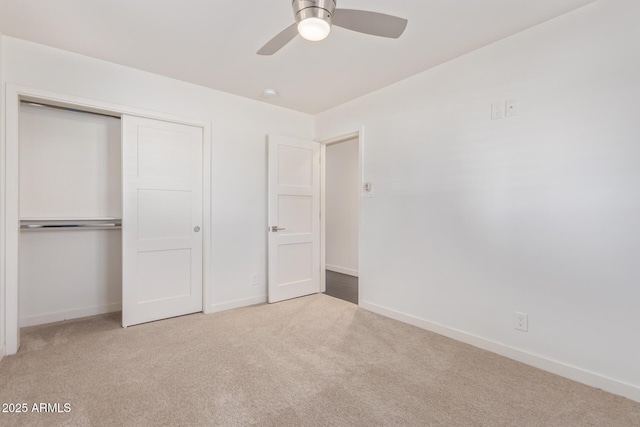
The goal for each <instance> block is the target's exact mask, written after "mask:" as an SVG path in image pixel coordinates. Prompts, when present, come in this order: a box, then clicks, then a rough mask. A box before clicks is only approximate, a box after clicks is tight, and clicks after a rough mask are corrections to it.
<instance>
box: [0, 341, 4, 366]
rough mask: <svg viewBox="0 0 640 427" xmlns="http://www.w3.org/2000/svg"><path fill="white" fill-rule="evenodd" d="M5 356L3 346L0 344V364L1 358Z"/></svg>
mask: <svg viewBox="0 0 640 427" xmlns="http://www.w3.org/2000/svg"><path fill="white" fill-rule="evenodd" d="M4 356H5V352H4V344H0V362H2V358H3V357H4Z"/></svg>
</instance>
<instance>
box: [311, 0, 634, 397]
mask: <svg viewBox="0 0 640 427" xmlns="http://www.w3.org/2000/svg"><path fill="white" fill-rule="evenodd" d="M638 22H640V2H638V1H636V0H604V1H600V2H596V3H594V4H592V5H589V6H586V7H584V8H582V9H579V10H577V11H574V12H572V13H569V14H567V15H564V16H561V17H559V18H557V19H555V20H553V21H550V22H548V23H545V24H542V25H539V26H537V27H534V28H532V29H530V30H527V31H525V32H523V33H520V34H518V35H515V36H513V37H510V38H508V39H505V40H503V41H500V42H497V43H495V44H492V45H490V46H487V47H485V48H482V49H480V50H477V51H475V52H472V53H470V54H468V55H465V56H463V57H460V58H458V59H456V60H453V61H451V62H448V63H446V64H443V65H441V66H439V67H436V68H434V69H431V70H429V71H426V72H423V73H421V74H419V75H416V76H414V77H412V78H409V79H407V80H405V81H402V82H399V83H397V84H395V85H393V86H390V87H387V88H385V89H382V90H379V91H377V92H374V93H372V94H369V95H367V96H364V97H362V98H360V99H357V100H354V101H352V102H349V103H347V104H344V105H342V106H339V107H337V108H334V109H332V110H329V111H327V112H325V113H322V114H320V115H319V116H318V117H317V121H316V137H317V139H320V140H322V139H328V138H331V137H334V136H337V135H341V134H345V133H348V132H352V131H353V130H354V129H358V128H359V127H360V125H364V127H365V141H364V147H365V159H364V180H365V182H366V181H370V182H372V183H373V185H374V188H375V197H374V198H371V199H368V198H365V199H363V216H362V225H361V232H362V236H361V241H360V244H361V258H360V261H361V265H360V280H361V284H362V286H361V291H360V292H361V302H364V303H363V306H364V307H366V308H369V309H372V310H376V311H378V312H382V313H385V314H387V315H390V316H394V317H396V318H399V319H403V320H405V321H408V322H412V323H414V324H417V325H420V326H422V327H426V328H430V329H433V330H436V331H439V332H441V333H445V334H448V335H450V336H453V337H456V338H458V339H462V340H465V341H468V342H471V343H474V344H476V345H479V346H482V347H485V348H489V349H492V350H494V351H497V352H500V353H502V354H505V355H508V356H510V357H514V358H517V359H520V360H523V361H526V362H528V363H532V364H535V365H537V366H542V367H545V368H546V369H550V370H553V371H555V372H559V373H561V374H563V375H566V376H569V377H572V378H575V379H578V380H580V381H584V382H588V383H590V384H592V385H596V386H601V387H603V388H606V389H608V390H610V391H614V392H616V393H620V394H625V395H627V396H630V397H632V398H634V399H635V400H640V369H639V366H640V365H639V364H638V361H639V360H640V340H638V339H637V336H638V326H639V325H640V310H639V309H638V302H639V301H640V286H639V285H638V284H639V283H640V269H638V256H639V254H640V224H639V221H640V167H639V163H638V161H639V159H640V143H639V141H640V108H638V106H637V100H638V99H640V50H639V49H638V45H640V25H638ZM433 42H435V43H437V41H433ZM510 98H517V100H518V103H519V115H518V116H516V117H511V118H506V119H502V120H495V121H492V120H490V111H491V109H490V106H491V104H492V103H494V102H504V100H506V99H510ZM515 311H521V312H524V313H527V314H528V315H529V332H527V333H525V332H519V331H516V330H515V329H514V320H513V317H514V312H515ZM556 362H557V363H556Z"/></svg>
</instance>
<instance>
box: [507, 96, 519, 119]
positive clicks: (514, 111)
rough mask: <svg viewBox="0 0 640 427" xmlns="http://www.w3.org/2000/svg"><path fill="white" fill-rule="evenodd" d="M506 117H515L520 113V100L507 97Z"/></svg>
mask: <svg viewBox="0 0 640 427" xmlns="http://www.w3.org/2000/svg"><path fill="white" fill-rule="evenodd" d="M504 115H505V116H506V117H513V116H517V115H518V100H517V99H515V98H512V99H507V102H506V103H505V114H504Z"/></svg>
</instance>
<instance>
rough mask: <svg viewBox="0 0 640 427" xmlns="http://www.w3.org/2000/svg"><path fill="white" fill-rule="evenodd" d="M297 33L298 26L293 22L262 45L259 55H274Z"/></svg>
mask: <svg viewBox="0 0 640 427" xmlns="http://www.w3.org/2000/svg"><path fill="white" fill-rule="evenodd" d="M296 35H298V26H297V25H296V24H295V23H293V24H291V25H289V26H288V27H287V28H285V29H284V30H282V31H281V32H280V33H279V34H278V35H277V36H275V37H274V38H272V39H271V40H269V41H268V42H267V44H265V45H264V46H262V48H260V50H259V51H258V55H273V54H274V53H276V52H277V51H279V50H280V49H282V48H283V47H284V46H285V45H286V44H287V43H289V42H290V41H291V40H293V38H294V37H295V36H296Z"/></svg>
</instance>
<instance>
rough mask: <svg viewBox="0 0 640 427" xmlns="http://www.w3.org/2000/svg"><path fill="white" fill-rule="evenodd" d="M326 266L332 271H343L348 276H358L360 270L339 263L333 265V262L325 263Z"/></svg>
mask: <svg viewBox="0 0 640 427" xmlns="http://www.w3.org/2000/svg"><path fill="white" fill-rule="evenodd" d="M324 268H325V269H327V270H330V271H335V272H336V273H342V274H346V275H348V276H355V277H358V270H352V269H350V268H346V267H340V266H339V265H331V264H325V266H324Z"/></svg>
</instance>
